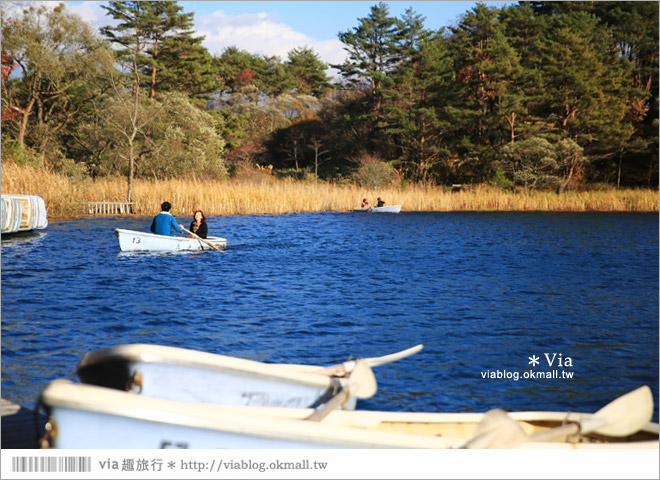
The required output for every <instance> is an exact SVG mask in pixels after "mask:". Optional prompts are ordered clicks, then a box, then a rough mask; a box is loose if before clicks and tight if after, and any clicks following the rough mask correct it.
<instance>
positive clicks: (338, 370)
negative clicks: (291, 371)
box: [313, 344, 424, 376]
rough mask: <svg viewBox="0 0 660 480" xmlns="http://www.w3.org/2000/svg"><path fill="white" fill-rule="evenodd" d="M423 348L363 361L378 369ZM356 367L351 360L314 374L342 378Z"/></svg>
mask: <svg viewBox="0 0 660 480" xmlns="http://www.w3.org/2000/svg"><path fill="white" fill-rule="evenodd" d="M422 348H424V345H422V344H419V345H415V346H414V347H410V348H407V349H406V350H401V351H400V352H396V353H391V354H389V355H383V356H382V357H368V358H363V359H361V360H362V361H363V362H365V363H366V364H367V365H368V366H369V367H378V366H380V365H384V364H386V363H391V362H395V361H397V360H401V359H402V358H406V357H409V356H410V355H413V354H415V353H417V352H419V351H420V350H421V349H422ZM355 366H356V361H355V360H350V361H348V362H344V363H340V364H339V365H331V366H329V367H323V368H321V369H319V370H314V371H313V373H317V374H319V375H329V376H332V375H336V376H342V375H345V374H347V373H350V372H351V371H352V370H353V369H354V368H355Z"/></svg>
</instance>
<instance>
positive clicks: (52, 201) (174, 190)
mask: <svg viewBox="0 0 660 480" xmlns="http://www.w3.org/2000/svg"><path fill="white" fill-rule="evenodd" d="M1 173H2V192H7V193H17V194H28V195H39V196H41V197H42V198H43V199H44V201H45V202H46V205H47V207H48V214H49V217H50V218H63V217H78V216H84V214H85V213H86V208H85V206H86V205H85V204H86V202H90V201H103V200H104V201H115V202H119V201H126V198H127V185H126V180H125V179H124V178H104V179H99V180H96V181H92V180H89V179H87V180H82V181H75V180H72V179H70V178H68V177H65V176H62V175H59V174H56V173H51V172H47V171H45V170H38V169H34V168H32V167H29V166H24V165H16V164H14V163H11V162H6V164H3V165H2V172H1ZM134 195H135V202H136V211H137V213H138V214H143V215H152V214H154V213H155V212H157V211H158V210H159V208H160V204H161V203H162V202H163V201H165V200H168V201H169V202H171V203H172V205H173V213H175V214H176V215H182V214H189V213H191V212H192V211H193V210H194V209H197V208H200V209H202V210H204V212H205V213H206V214H207V215H259V214H284V213H291V212H318V211H349V210H351V209H352V208H353V207H356V206H359V204H360V202H361V200H362V198H364V197H367V198H368V199H369V201H370V202H371V203H372V204H374V203H375V201H376V197H381V198H383V199H384V200H385V201H386V202H387V203H386V204H387V205H398V204H400V205H403V210H407V211H457V210H473V211H635V212H657V211H658V192H657V191H655V190H608V191H591V192H565V193H564V194H562V195H556V194H555V193H553V192H536V193H534V194H533V195H531V196H528V195H524V194H514V193H510V192H504V191H502V190H500V189H498V188H494V187H489V186H475V187H473V188H471V189H468V190H463V191H460V192H454V193H452V192H449V191H447V189H443V188H441V187H419V186H412V187H406V188H399V187H388V188H381V189H378V190H368V189H364V188H361V187H358V186H355V185H337V184H331V183H326V182H321V181H319V182H316V183H315V182H295V181H290V180H277V179H276V178H274V177H271V176H268V175H252V176H250V177H249V179H248V180H240V179H239V180H237V179H234V180H226V181H205V180H200V179H196V178H186V179H171V180H161V181H154V180H143V179H137V180H135V184H134Z"/></svg>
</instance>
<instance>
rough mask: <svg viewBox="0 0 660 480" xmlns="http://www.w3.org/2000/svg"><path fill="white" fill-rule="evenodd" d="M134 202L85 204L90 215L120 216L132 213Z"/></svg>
mask: <svg viewBox="0 0 660 480" xmlns="http://www.w3.org/2000/svg"><path fill="white" fill-rule="evenodd" d="M133 205H135V203H134V202H87V213H88V214H90V215H122V214H127V213H133Z"/></svg>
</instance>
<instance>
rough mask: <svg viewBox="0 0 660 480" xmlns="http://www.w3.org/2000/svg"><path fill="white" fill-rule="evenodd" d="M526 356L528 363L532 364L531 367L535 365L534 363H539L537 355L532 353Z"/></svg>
mask: <svg viewBox="0 0 660 480" xmlns="http://www.w3.org/2000/svg"><path fill="white" fill-rule="evenodd" d="M527 358H529V363H531V364H532V367H535V366H536V364H537V363H539V357H537V356H536V355H532V356H531V357H527Z"/></svg>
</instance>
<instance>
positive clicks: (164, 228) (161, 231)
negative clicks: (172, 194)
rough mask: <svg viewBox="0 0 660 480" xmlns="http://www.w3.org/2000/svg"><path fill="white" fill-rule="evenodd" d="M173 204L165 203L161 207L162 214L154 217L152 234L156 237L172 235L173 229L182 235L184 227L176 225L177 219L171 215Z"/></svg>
mask: <svg viewBox="0 0 660 480" xmlns="http://www.w3.org/2000/svg"><path fill="white" fill-rule="evenodd" d="M171 208H172V204H170V202H163V203H162V205H161V206H160V209H161V212H160V213H159V214H158V215H156V216H155V217H154V220H153V222H151V233H155V234H156V235H168V236H171V235H172V229H174V230H176V231H177V232H179V233H181V232H182V231H183V230H182V228H183V225H179V224H178V223H176V218H174V215H172V214H171V213H170V209H171Z"/></svg>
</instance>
